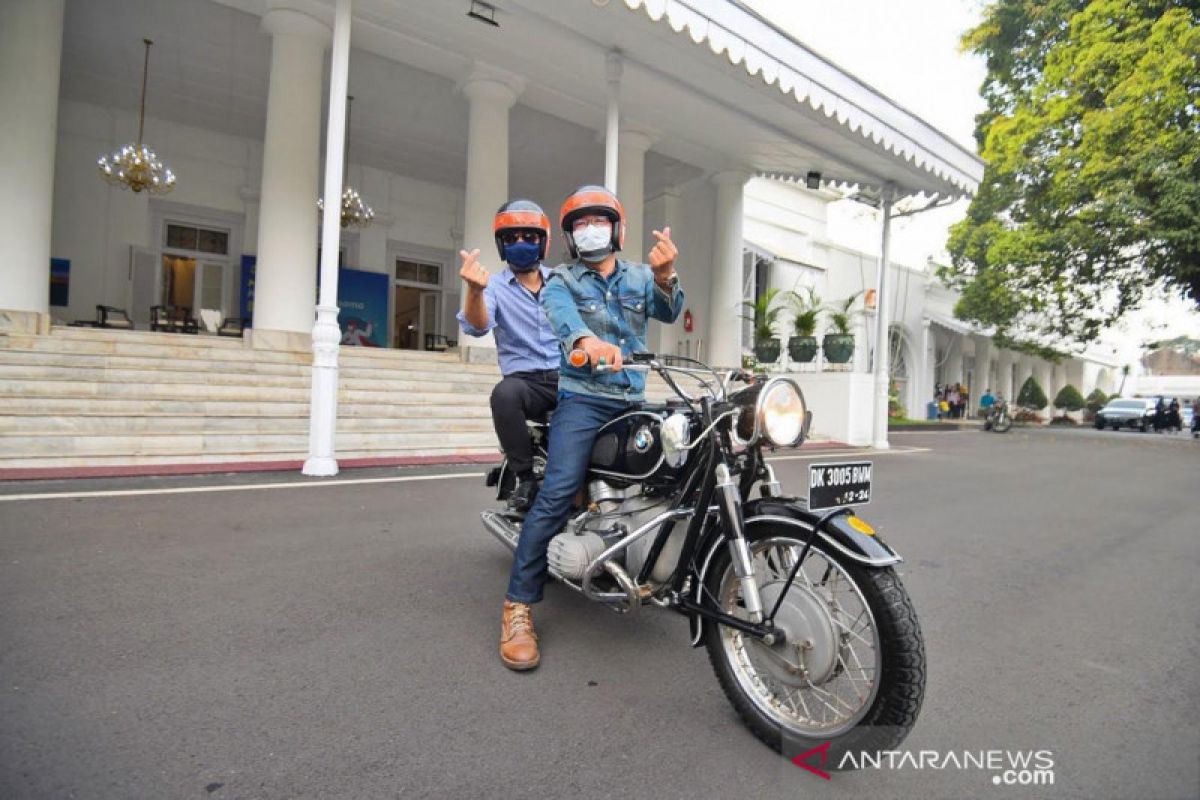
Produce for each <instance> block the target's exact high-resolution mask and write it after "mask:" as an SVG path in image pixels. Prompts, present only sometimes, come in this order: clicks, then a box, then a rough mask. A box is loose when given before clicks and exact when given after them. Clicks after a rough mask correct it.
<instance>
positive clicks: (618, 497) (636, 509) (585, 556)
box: [546, 480, 686, 582]
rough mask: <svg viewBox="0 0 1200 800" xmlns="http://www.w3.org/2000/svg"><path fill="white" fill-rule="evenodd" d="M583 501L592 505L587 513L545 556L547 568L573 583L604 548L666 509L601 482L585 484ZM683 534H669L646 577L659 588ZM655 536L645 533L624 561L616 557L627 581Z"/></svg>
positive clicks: (659, 501) (634, 489)
mask: <svg viewBox="0 0 1200 800" xmlns="http://www.w3.org/2000/svg"><path fill="white" fill-rule="evenodd" d="M588 498H589V500H591V508H592V511H591V513H589V514H587V515H585V516H583V517H582V518H578V519H577V520H575V521H574V522H573V523H572V524H569V525H568V526H567V529H566V530H564V531H563V532H562V533H560V534H558V535H557V536H555V537H554V538H553V539H551V540H550V546H549V548H548V550H547V552H546V558H547V560H548V561H549V564H550V568H551V569H553V570H554V571H555V572H557V573H558V574H560V575H562V576H563V577H565V578H569V579H571V580H575V581H579V580H582V579H583V575H584V573H585V572H586V571H587V567H588V564H590V563H591V562H592V561H594V560H595V559H596V557H597V556H599V555H600V554H601V553H602V552H604V550H605V548H607V547H610V546H612V545H613V544H615V543H617V542H619V541H620V540H621V539H623V538H624V537H625V536H628V535H629V534H630V533H631V532H632V531H635V530H637V529H638V528H640V527H641V526H642V525H645V524H646V523H647V522H649V521H650V520H651V519H653V518H654V517H655V516H656V515H658V514H661V513H662V512H663V511H666V510H667V508H668V507H669V505H670V502H669V500H667V499H664V498H659V497H647V496H645V495H643V494H642V490H641V487H640V486H637V485H634V486H630V487H627V488H618V487H614V486H611V485H610V484H608V483H607V482H605V481H602V480H596V481H592V482H591V483H590V484H588ZM685 530H686V529H685V528H683V527H680V528H678V529H677V530H675V531H674V532H673V533H672V534H671V538H670V540H669V541H668V542H667V546H666V547H665V548H663V552H662V555H660V556H659V559H658V562H657V563H656V564H655V567H654V571H653V572H652V573H651V578H652V579H653V580H656V581H658V582H662V581H665V580H666V579H667V578H669V577H670V575H671V572H672V570H673V569H674V567H675V558H676V556H677V555H678V547H679V546H680V545H681V544H682V542H683V536H684V534H685ZM655 536H656V533H655V532H653V531H651V532H650V533H647V534H646V535H645V536H643V537H642V538H640V539H638V540H637V541H636V542H634V543H633V544H632V545H630V546H629V548H627V549H626V551H625V553H624V555H618V556H617V557H616V561H617V562H618V563H619V564H621V565H622V566H624V567H625V571H626V572H628V573H629V575H630V576H631V577H633V576H636V575H637V573H638V571H639V570H640V569H641V567H642V564H643V563H645V561H646V556H647V555H648V554H649V552H650V548H651V547H652V546H653V545H654V539H655Z"/></svg>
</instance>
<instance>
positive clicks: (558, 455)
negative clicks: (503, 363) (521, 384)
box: [500, 186, 684, 670]
mask: <svg viewBox="0 0 1200 800" xmlns="http://www.w3.org/2000/svg"><path fill="white" fill-rule="evenodd" d="M560 217H561V220H562V228H563V232H564V233H565V234H566V239H567V246H568V248H569V249H570V251H571V255H572V256H574V257H575V258H576V259H578V260H577V261H576V262H575V263H574V264H563V265H561V266H559V267H556V268H555V269H554V271H553V273H552V274H551V276H550V279H549V281H547V283H546V287H545V288H544V289H543V290H542V307H543V308H544V309H545V311H546V315H547V317H549V319H550V326H551V328H552V329H553V331H554V334H555V336H557V337H558V340H559V344H560V346H561V349H562V356H561V359H560V362H559V398H558V408H557V409H556V410H555V412H554V419H553V421H552V422H551V429H550V449H549V452H548V453H547V460H546V478H545V480H544V481H543V483H542V488H541V491H540V492H539V493H538V495H537V499H536V500H535V501H534V504H533V507H532V508H531V509H530V510H529V514H528V515H527V516H526V517H525V523H524V525H523V526H522V529H521V538H520V540H519V541H518V543H517V552H516V555H515V556H514V558H513V567H512V573H511V575H510V576H509V582H508V592H507V594H506V596H505V600H504V615H503V618H502V621H501V633H500V659H501V660H502V661H503V662H504V664H505V665H506V666H508V667H509V668H511V669H516V670H524V669H533V668H534V667H536V666H537V665H538V663H539V660H540V654H539V653H538V645H537V634H536V633H535V632H534V629H533V619H532V615H531V609H530V605H531V604H532V603H537V602H539V601H540V600H541V599H542V586H543V584H544V583H545V582H546V579H547V564H546V549H547V547H548V545H549V543H550V540H551V539H552V538H553V537H554V535H555V534H556V533H558V531H559V530H560V529H561V528H562V525H563V523H564V522H566V520H567V516H568V515H569V514H570V511H571V503H572V502H573V501H574V499H575V495H576V493H577V492H578V491H579V488H580V486H582V484H583V480H584V478H585V477H586V475H587V467H588V462H589V460H590V457H591V452H592V444H593V443H594V441H595V439H596V433H597V431H599V429H600V428H601V426H603V425H604V424H605V423H606V422H608V421H609V420H612V419H614V418H615V417H617V416H619V415H620V414H621V413H623V412H625V411H627V410H628V409H630V408H632V407H633V406H634V405H636V404H637V403H638V402H640V401H641V400H642V399H643V398H644V396H645V386H646V378H645V375H643V374H641V373H627V372H622V371H621V367H622V364H623V360H624V358H625V357H627V356H628V355H629V354H630V353H635V352H638V351H642V350H645V348H646V323H647V320H648V319H649V318H650V317H653V318H655V319H657V320H661V321H663V322H674V321H675V319H676V318H677V317H678V316H679V314H680V312H681V311H682V310H683V299H684V298H683V290H681V289H680V288H679V278H678V277H677V276H676V274H675V257H676V255H677V254H678V250H677V249H676V247H675V245H674V243H672V241H671V229H670V228H664V229H663V230H662V231H654V236H655V238H656V239H658V242H657V243H656V244H655V245H654V248H653V249H652V250H651V251H650V257H649V261H650V263H649V264H636V263H632V262H629V261H619V260H617V252H618V251H619V250H620V249H621V244H622V242H623V240H624V238H625V237H624V233H625V213H624V210H623V209H622V207H621V204H620V202H619V201H618V200H617V198H616V196H615V195H613V194H612V192H609V191H608V190H607V189H604V188H603V187H599V186H584V187H582V188H580V189H578V190H576V192H575V193H574V194H572V195H571V196H570V197H568V198H567V200H566V202H565V203H563V207H562V211H561V212H560ZM572 350H582V351H583V352H584V353H586V354H587V357H588V363H587V364H586V365H585V366H583V367H574V366H572V365H571V364H570V363H569V362H568V360H567V356H568V354H569V353H570V352H571V351H572ZM600 366H603V367H605V368H606V369H611V371H605V372H596V371H595V368H596V367H600Z"/></svg>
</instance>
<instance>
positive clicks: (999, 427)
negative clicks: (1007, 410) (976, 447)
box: [992, 414, 1012, 433]
mask: <svg viewBox="0 0 1200 800" xmlns="http://www.w3.org/2000/svg"><path fill="white" fill-rule="evenodd" d="M1011 427H1012V417H1010V416H1009V415H1008V414H1000V415H999V416H997V417H996V422H995V423H994V424H993V425H992V430H994V431H995V432H996V433H1008V429H1009V428H1011Z"/></svg>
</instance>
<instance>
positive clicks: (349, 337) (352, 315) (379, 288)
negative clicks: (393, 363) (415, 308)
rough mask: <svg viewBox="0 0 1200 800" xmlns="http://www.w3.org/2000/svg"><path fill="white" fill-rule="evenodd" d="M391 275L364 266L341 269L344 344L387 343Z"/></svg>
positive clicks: (374, 345)
mask: <svg viewBox="0 0 1200 800" xmlns="http://www.w3.org/2000/svg"><path fill="white" fill-rule="evenodd" d="M388 278H389V276H388V275H387V273H385V272H367V271H365V270H361V269H346V268H344V267H343V268H342V269H339V270H338V307H339V308H340V309H341V312H340V313H339V314H338V326H339V327H340V328H341V329H342V344H344V345H352V346H359V347H386V346H387V330H388V326H387V314H388V283H389V279H388Z"/></svg>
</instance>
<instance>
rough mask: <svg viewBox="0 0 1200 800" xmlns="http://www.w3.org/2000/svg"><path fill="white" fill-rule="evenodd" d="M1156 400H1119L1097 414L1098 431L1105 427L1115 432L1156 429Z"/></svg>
mask: <svg viewBox="0 0 1200 800" xmlns="http://www.w3.org/2000/svg"><path fill="white" fill-rule="evenodd" d="M1154 403H1155V401H1154V400H1149V399H1146V398H1144V397H1137V398H1121V397H1119V398H1117V399H1116V400H1109V401H1108V405H1106V406H1105V407H1104V408H1102V409H1100V410H1099V411H1097V412H1096V430H1103V429H1104V428H1105V427H1109V428H1112V429H1113V430H1114V431H1116V430H1120V429H1121V428H1137V429H1138V430H1142V431H1148V430H1150V429H1151V428H1152V427H1154Z"/></svg>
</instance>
